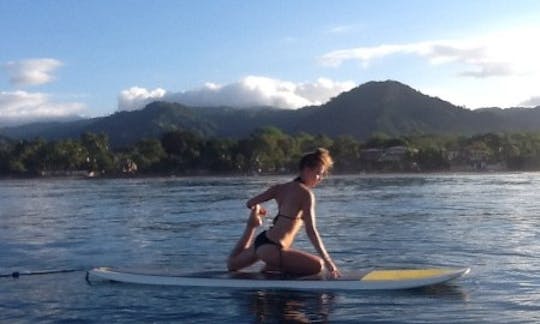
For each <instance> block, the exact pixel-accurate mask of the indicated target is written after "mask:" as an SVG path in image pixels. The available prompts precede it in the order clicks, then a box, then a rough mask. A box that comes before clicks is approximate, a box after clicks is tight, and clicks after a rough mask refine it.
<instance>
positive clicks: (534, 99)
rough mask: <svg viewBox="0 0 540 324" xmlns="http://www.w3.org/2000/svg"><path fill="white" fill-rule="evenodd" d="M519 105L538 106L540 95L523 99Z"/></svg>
mask: <svg viewBox="0 0 540 324" xmlns="http://www.w3.org/2000/svg"><path fill="white" fill-rule="evenodd" d="M520 106H524V107H538V106H540V96H534V97H530V98H529V99H527V100H525V101H523V102H522V103H521V104H520Z"/></svg>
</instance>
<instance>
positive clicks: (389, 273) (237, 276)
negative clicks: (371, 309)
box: [88, 267, 470, 290]
mask: <svg viewBox="0 0 540 324" xmlns="http://www.w3.org/2000/svg"><path fill="white" fill-rule="evenodd" d="M469 271H470V268H430V269H399V270H365V271H362V272H359V273H357V274H348V275H344V276H342V277H340V278H338V279H326V278H324V277H323V276H318V277H309V278H295V279H285V278H281V277H280V276H279V275H266V274H262V273H254V272H208V273H199V274H186V275H172V274H158V273H139V272H132V271H121V270H114V269H111V268H107V267H99V268H94V269H92V270H90V271H89V272H88V275H93V276H96V277H98V278H101V279H105V280H111V281H117V282H124V283H132V284H147V285H163V286H184V287H212V288H241V289H262V288H270V289H294V290H388V289H411V288H419V287H424V286H430V285H436V284H441V283H444V282H447V281H449V280H453V279H456V278H459V277H461V276H463V275H465V274H467V273H468V272H469Z"/></svg>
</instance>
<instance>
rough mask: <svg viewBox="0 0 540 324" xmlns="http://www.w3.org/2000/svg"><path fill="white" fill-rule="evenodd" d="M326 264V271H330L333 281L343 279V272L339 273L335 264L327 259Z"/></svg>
mask: <svg viewBox="0 0 540 324" xmlns="http://www.w3.org/2000/svg"><path fill="white" fill-rule="evenodd" d="M324 263H325V266H326V270H327V271H328V273H329V274H330V276H331V277H332V278H333V279H337V278H339V277H341V272H340V271H339V269H338V268H337V267H336V265H335V264H334V262H333V261H332V260H330V259H327V260H325V262H324Z"/></svg>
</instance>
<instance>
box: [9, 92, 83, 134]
mask: <svg viewBox="0 0 540 324" xmlns="http://www.w3.org/2000/svg"><path fill="white" fill-rule="evenodd" d="M84 108H85V107H84V105H83V104H81V103H77V102H68V103H66V102H64V103H63V102H55V101H53V100H51V98H50V96H48V95H47V94H44V93H30V92H26V91H20V90H19V91H13V92H4V91H2V92H0V125H1V126H6V125H15V124H23V123H28V122H33V121H38V120H52V119H62V118H67V117H73V116H75V115H77V114H78V113H81V112H82V110H83V109H84Z"/></svg>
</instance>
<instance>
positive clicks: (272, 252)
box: [257, 244, 324, 276]
mask: <svg viewBox="0 0 540 324" xmlns="http://www.w3.org/2000/svg"><path fill="white" fill-rule="evenodd" d="M257 256H258V257H259V259H261V260H262V261H264V262H265V263H266V267H265V270H269V271H281V272H283V273H288V274H292V275H296V276H311V275H315V274H318V273H320V272H321V271H322V269H323V264H324V263H323V261H322V259H321V258H319V257H318V256H315V255H313V254H309V253H306V252H302V251H298V250H294V249H280V248H279V247H277V246H275V245H272V244H266V245H263V246H261V247H259V248H258V249H257Z"/></svg>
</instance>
